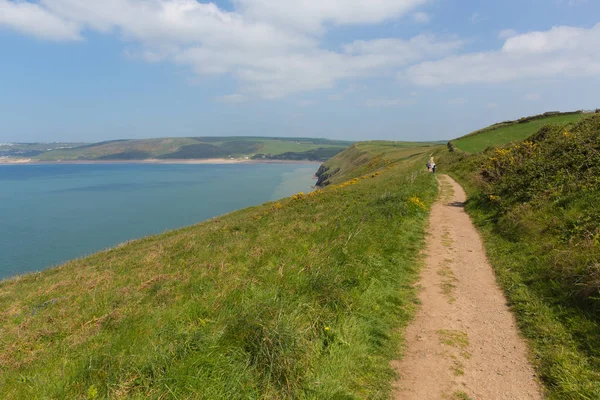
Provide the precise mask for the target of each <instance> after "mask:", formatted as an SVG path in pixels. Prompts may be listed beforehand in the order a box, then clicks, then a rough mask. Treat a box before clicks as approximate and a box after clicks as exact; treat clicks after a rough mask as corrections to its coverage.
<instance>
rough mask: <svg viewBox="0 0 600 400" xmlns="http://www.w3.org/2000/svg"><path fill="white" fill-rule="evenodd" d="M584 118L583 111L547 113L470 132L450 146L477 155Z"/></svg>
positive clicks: (452, 142)
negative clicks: (550, 127) (540, 130)
mask: <svg viewBox="0 0 600 400" xmlns="http://www.w3.org/2000/svg"><path fill="white" fill-rule="evenodd" d="M585 116H586V113H584V112H583V111H574V112H565V113H561V112H548V113H545V114H541V115H534V116H532V117H525V118H520V119H518V120H516V121H505V122H501V123H498V124H494V125H491V126H489V127H487V128H484V129H481V130H478V131H475V132H472V133H470V134H468V135H465V136H463V137H460V138H458V139H456V140H453V141H451V144H452V145H454V146H455V147H457V148H458V149H460V150H462V151H465V152H467V153H477V152H480V151H483V150H485V149H486V148H487V147H490V146H502V145H505V144H507V143H512V142H515V141H519V140H523V139H525V138H527V137H529V136H531V135H533V134H534V133H536V132H537V131H538V130H539V129H540V128H542V127H543V126H545V125H548V124H565V123H576V122H579V121H581V119H583V118H584V117H585Z"/></svg>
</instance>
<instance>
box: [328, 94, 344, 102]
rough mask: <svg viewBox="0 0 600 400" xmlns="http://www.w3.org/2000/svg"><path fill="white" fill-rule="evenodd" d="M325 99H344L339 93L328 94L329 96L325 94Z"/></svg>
mask: <svg viewBox="0 0 600 400" xmlns="http://www.w3.org/2000/svg"><path fill="white" fill-rule="evenodd" d="M327 99H329V100H330V101H341V100H343V99H344V96H342V95H341V94H330V95H329V96H327Z"/></svg>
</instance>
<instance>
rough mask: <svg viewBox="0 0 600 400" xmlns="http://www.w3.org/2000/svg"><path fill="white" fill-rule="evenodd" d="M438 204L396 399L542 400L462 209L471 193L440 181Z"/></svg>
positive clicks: (512, 321)
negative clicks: (419, 302)
mask: <svg viewBox="0 0 600 400" xmlns="http://www.w3.org/2000/svg"><path fill="white" fill-rule="evenodd" d="M439 182H440V188H441V190H440V199H439V200H438V201H437V203H436V204H435V205H434V206H433V209H432V212H431V217H430V222H429V232H428V245H427V250H426V261H425V267H424V269H423V272H422V273H421V280H420V283H419V285H420V287H421V289H422V290H421V292H420V295H419V298H420V301H421V306H420V310H419V311H418V313H417V315H416V318H415V320H414V321H413V322H412V324H411V325H410V326H409V327H408V328H407V331H406V343H405V347H406V348H405V352H404V358H403V359H402V361H398V362H394V363H393V365H394V368H395V369H396V370H397V372H398V375H399V380H398V381H397V382H396V383H395V385H394V399H418V400H426V399H436V400H437V399H451V400H453V399H464V400H467V399H474V400H475V399H476V400H483V399H490V400H504V399H507V400H508V399H511V400H529V399H542V398H543V395H542V389H541V386H540V384H539V382H538V380H537V379H536V375H535V371H534V369H533V368H532V366H531V365H530V363H529V361H528V355H529V353H528V349H527V346H526V343H525V342H524V340H523V339H522V338H521V337H520V336H519V334H518V331H517V326H516V323H515V319H514V316H513V315H512V314H511V312H510V310H509V308H508V306H507V304H506V299H505V298H504V295H503V293H502V291H501V290H500V289H499V288H498V285H497V283H496V278H495V276H494V272H493V270H492V267H491V266H490V264H489V262H488V260H487V258H486V255H485V250H484V247H483V243H482V241H481V238H480V236H479V233H478V232H477V231H476V229H475V227H474V226H473V224H472V222H471V220H470V219H469V216H468V215H467V214H466V213H465V211H464V208H463V205H464V202H465V201H466V195H465V192H464V190H463V189H462V187H460V185H458V184H457V183H456V182H455V181H454V180H452V179H451V178H450V177H448V176H445V175H441V176H440V177H439Z"/></svg>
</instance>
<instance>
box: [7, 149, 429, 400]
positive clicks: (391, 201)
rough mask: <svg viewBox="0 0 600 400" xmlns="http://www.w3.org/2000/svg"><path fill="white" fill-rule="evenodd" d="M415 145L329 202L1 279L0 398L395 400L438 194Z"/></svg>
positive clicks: (360, 172) (301, 200) (355, 169)
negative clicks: (405, 330)
mask: <svg viewBox="0 0 600 400" xmlns="http://www.w3.org/2000/svg"><path fill="white" fill-rule="evenodd" d="M406 146H407V145H401V146H398V147H396V146H393V145H392V144H391V143H366V144H363V145H360V144H359V145H357V146H355V147H354V148H353V150H348V151H358V152H360V161H357V162H356V163H352V162H351V158H352V157H342V155H340V156H339V158H338V159H337V160H336V161H334V162H338V161H340V160H343V165H342V164H339V165H340V170H339V171H338V172H339V174H337V176H336V177H335V178H332V181H331V184H330V185H329V186H328V187H326V188H324V189H321V190H318V191H315V192H312V193H307V194H305V193H299V194H297V195H295V196H293V197H292V198H287V199H283V200H281V201H279V202H274V203H267V204H264V205H261V206H257V207H252V208H249V209H245V210H241V211H238V212H234V213H232V214H229V215H225V216H222V217H219V218H215V219H212V220H210V221H206V222H203V223H201V224H198V225H195V226H191V227H188V228H184V229H180V230H177V231H173V232H169V233H166V234H163V235H158V236H153V237H149V238H145V239H142V240H138V241H134V242H131V243H126V244H123V245H121V246H119V247H117V248H114V249H111V250H108V251H104V252H101V253H98V254H95V255H92V256H90V257H87V258H84V259H81V260H75V261H72V262H70V263H67V264H65V265H62V266H60V267H57V268H53V269H49V270H46V271H43V272H40V273H36V274H31V275H25V276H22V277H18V278H15V279H10V280H5V281H1V282H0V382H1V385H0V397H1V398H3V399H24V398H88V399H96V398H139V399H142V398H144V399H146V398H150V399H160V398H188V399H231V398H244V399H325V398H326V399H336V398H337V399H353V398H370V399H387V398H388V397H389V394H390V393H391V382H392V381H393V379H394V376H395V375H394V371H393V369H392V368H391V366H390V361H391V360H392V359H394V358H395V357H397V356H398V352H399V349H400V346H399V344H400V341H401V328H402V327H403V326H405V324H406V323H407V321H408V320H409V319H410V317H411V315H412V313H413V309H414V307H415V302H416V298H415V288H414V286H413V284H414V282H415V279H416V278H417V275H418V271H419V265H420V260H421V258H420V255H419V254H420V251H421V249H422V246H423V243H424V237H423V235H424V233H423V232H424V226H425V224H426V219H427V216H428V209H429V205H430V204H431V203H432V201H433V200H434V198H435V196H436V193H437V185H436V181H435V178H434V177H433V176H432V175H431V174H428V173H427V172H426V171H425V170H424V168H423V164H424V163H425V160H426V159H427V157H428V155H429V152H430V149H431V148H430V147H414V148H406ZM342 177H344V179H341V178H342ZM346 178H347V179H346Z"/></svg>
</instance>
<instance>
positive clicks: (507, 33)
mask: <svg viewBox="0 0 600 400" xmlns="http://www.w3.org/2000/svg"><path fill="white" fill-rule="evenodd" d="M518 34H519V33H518V32H517V31H515V30H514V29H503V30H501V31H500V32H499V33H498V37H499V38H500V39H508V38H511V37H513V36H517V35H518Z"/></svg>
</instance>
